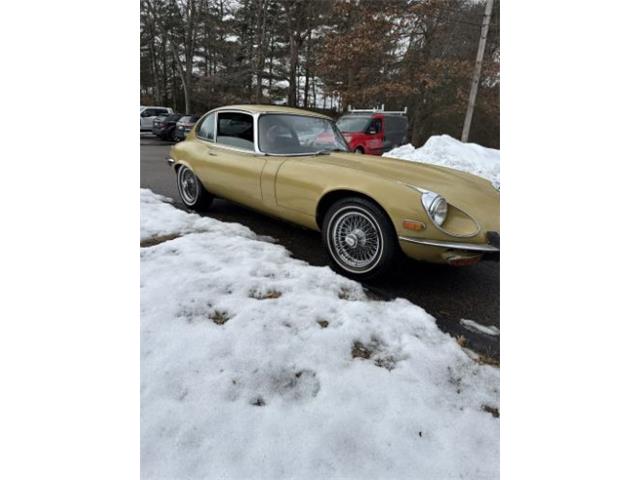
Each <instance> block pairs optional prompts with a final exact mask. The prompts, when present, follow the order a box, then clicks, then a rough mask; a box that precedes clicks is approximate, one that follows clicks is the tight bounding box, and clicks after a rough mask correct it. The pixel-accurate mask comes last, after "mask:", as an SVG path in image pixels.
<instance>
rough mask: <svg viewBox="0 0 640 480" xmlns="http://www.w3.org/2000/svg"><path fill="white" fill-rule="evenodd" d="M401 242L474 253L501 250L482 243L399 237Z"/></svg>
mask: <svg viewBox="0 0 640 480" xmlns="http://www.w3.org/2000/svg"><path fill="white" fill-rule="evenodd" d="M398 239H399V240H402V241H405V242H410V243H417V244H418V245H427V246H430V247H441V248H453V249H455V250H470V251H474V252H499V251H500V249H499V248H496V247H494V246H493V245H489V244H482V243H458V242H446V241H441V240H427V239H423V238H412V237H402V236H399V237H398Z"/></svg>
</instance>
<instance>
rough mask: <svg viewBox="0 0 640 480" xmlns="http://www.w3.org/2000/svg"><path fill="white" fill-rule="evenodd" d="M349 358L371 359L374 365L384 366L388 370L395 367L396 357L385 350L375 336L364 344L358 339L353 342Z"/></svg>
mask: <svg viewBox="0 0 640 480" xmlns="http://www.w3.org/2000/svg"><path fill="white" fill-rule="evenodd" d="M351 358H362V359H364V360H369V359H371V360H373V364H374V365H375V366H376V367H380V368H386V369H387V370H389V371H391V370H393V369H394V368H395V367H396V359H395V358H394V357H393V355H390V354H389V353H387V352H385V348H384V345H382V344H381V343H380V341H378V340H377V339H375V338H373V339H372V340H371V341H370V342H369V343H368V344H366V345H365V344H363V343H362V342H360V341H358V340H356V341H355V342H353V345H352V346H351Z"/></svg>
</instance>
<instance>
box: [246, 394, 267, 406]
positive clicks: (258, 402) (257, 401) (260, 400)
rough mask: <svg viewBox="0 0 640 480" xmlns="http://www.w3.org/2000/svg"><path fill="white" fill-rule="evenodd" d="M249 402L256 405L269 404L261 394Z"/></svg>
mask: <svg viewBox="0 0 640 480" xmlns="http://www.w3.org/2000/svg"><path fill="white" fill-rule="evenodd" d="M249 403H250V404H251V405H253V406H254V407H264V406H265V405H266V404H267V402H265V401H264V399H263V398H262V397H260V396H258V397H256V398H254V399H252V400H251V402H249Z"/></svg>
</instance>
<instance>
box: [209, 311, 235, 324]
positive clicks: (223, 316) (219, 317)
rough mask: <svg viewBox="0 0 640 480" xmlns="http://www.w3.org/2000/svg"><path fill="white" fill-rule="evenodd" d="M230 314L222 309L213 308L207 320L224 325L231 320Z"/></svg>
mask: <svg viewBox="0 0 640 480" xmlns="http://www.w3.org/2000/svg"><path fill="white" fill-rule="evenodd" d="M231 317H232V315H231V314H230V313H229V312H225V311H224V310H215V311H214V312H213V313H212V314H210V315H209V320H212V321H213V323H215V324H216V325H224V324H225V323H227V322H228V321H229V320H231Z"/></svg>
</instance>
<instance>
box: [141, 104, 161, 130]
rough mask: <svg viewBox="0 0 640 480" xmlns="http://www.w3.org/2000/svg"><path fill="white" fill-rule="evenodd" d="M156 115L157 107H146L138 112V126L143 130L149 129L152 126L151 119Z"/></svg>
mask: <svg viewBox="0 0 640 480" xmlns="http://www.w3.org/2000/svg"><path fill="white" fill-rule="evenodd" d="M157 115H158V113H157V109H155V108H146V109H144V110H143V111H142V113H141V114H140V128H141V129H143V130H151V129H152V128H153V120H154V119H155V118H156V116H157Z"/></svg>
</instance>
